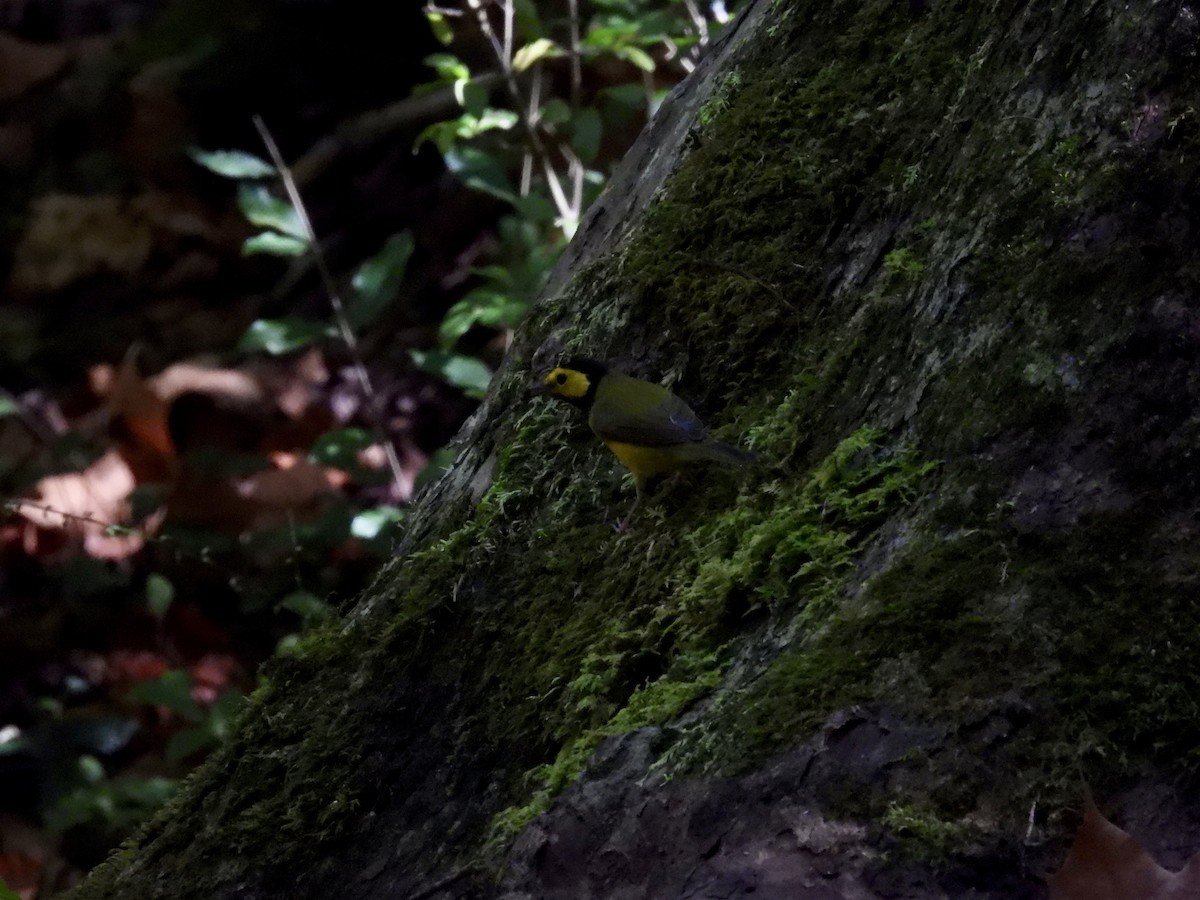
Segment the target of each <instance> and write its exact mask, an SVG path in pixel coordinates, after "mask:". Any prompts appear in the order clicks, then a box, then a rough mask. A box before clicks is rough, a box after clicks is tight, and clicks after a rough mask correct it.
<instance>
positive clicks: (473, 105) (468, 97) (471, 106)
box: [454, 79, 491, 118]
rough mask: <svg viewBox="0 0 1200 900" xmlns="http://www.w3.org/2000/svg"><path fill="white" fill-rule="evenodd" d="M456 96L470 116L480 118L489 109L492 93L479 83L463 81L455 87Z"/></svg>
mask: <svg viewBox="0 0 1200 900" xmlns="http://www.w3.org/2000/svg"><path fill="white" fill-rule="evenodd" d="M454 96H455V97H457V98H458V102H459V104H460V105H461V106H462V108H463V109H464V110H466V111H467V113H468V114H469V115H472V116H475V117H477V118H478V117H479V116H482V115H483V111H484V110H485V109H487V105H488V99H489V97H490V96H491V92H490V91H489V90H488V89H487V88H486V87H484V86H483V85H482V84H480V83H479V82H478V81H468V80H466V79H463V80H461V81H458V82H456V83H455V85H454Z"/></svg>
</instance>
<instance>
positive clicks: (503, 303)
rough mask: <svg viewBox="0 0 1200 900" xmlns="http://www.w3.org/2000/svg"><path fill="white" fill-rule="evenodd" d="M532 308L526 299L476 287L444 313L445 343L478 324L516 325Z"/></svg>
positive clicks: (444, 344)
mask: <svg viewBox="0 0 1200 900" xmlns="http://www.w3.org/2000/svg"><path fill="white" fill-rule="evenodd" d="M528 309H529V307H528V304H526V303H525V302H524V301H523V300H518V299H516V298H514V297H510V296H509V295H508V294H504V293H501V292H500V291H493V290H490V289H488V288H476V289H475V290H473V291H471V292H470V293H469V294H467V295H466V296H465V297H463V298H462V299H461V300H459V301H458V302H457V303H455V304H454V305H453V306H452V307H450V309H449V310H447V311H446V315H445V316H443V317H442V324H441V326H440V327H439V329H438V333H439V335H440V336H441V339H442V346H443V347H445V348H447V349H448V348H450V347H452V346H453V345H454V342H455V341H457V340H458V339H459V338H460V337H462V336H463V335H464V334H466V333H467V332H468V331H470V330H471V329H472V328H473V327H475V326H476V325H481V326H483V327H484V328H515V327H516V326H517V325H518V324H520V322H521V320H522V319H523V318H525V313H526V311H527V310H528Z"/></svg>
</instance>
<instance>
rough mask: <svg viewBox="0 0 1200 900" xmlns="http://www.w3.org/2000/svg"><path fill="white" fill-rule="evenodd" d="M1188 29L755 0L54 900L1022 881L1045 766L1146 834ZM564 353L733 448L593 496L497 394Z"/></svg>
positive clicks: (1085, 6)
mask: <svg viewBox="0 0 1200 900" xmlns="http://www.w3.org/2000/svg"><path fill="white" fill-rule="evenodd" d="M1198 41H1200V27H1198V25H1197V17H1196V14H1195V13H1194V12H1193V11H1192V9H1191V8H1190V7H1189V6H1187V5H1186V4H1183V3H1180V2H1151V0H1132V2H1129V3H1122V4H1111V3H1100V2H1082V0H1045V2H1037V3H1034V2H1017V0H1009V2H1004V0H997V2H991V3H985V4H980V3H973V2H967V0H932V2H929V3H919V2H913V3H901V2H896V0H866V2H847V0H825V2H820V3H818V2H801V0H793V2H787V0H774V2H771V0H757V2H755V3H754V4H752V6H751V8H750V9H749V10H748V12H747V13H746V14H745V15H744V16H743V18H742V20H741V21H740V23H739V24H738V26H737V27H736V28H735V29H734V32H733V34H732V36H731V37H729V38H728V39H727V40H726V41H724V42H723V43H722V45H721V46H720V47H719V48H718V49H717V51H716V52H715V53H714V54H713V55H712V56H711V57H710V58H709V59H708V60H707V61H706V63H705V64H704V66H702V68H701V69H700V70H698V72H697V73H695V75H694V76H693V77H692V78H691V79H690V80H689V82H688V83H687V84H685V85H684V86H682V87H681V89H679V90H677V91H676V93H675V95H674V96H673V97H672V98H671V99H670V100H669V101H668V103H667V105H666V106H665V107H664V109H663V110H662V111H661V112H660V114H659V116H658V117H657V118H656V120H655V122H654V123H653V124H652V125H651V126H650V128H649V129H648V131H647V134H645V135H643V138H642V139H641V141H640V142H639V144H638V146H637V147H636V148H635V150H634V151H633V154H632V155H631V159H630V161H629V162H627V163H626V165H625V167H624V169H623V173H622V174H621V175H620V176H619V177H618V178H617V179H615V180H614V182H613V184H612V186H611V187H610V188H609V190H608V192H607V194H606V195H605V198H604V199H603V200H602V201H601V204H600V205H599V206H598V208H597V209H596V210H594V211H593V213H592V214H591V217H590V218H589V219H588V221H587V223H586V224H585V226H584V227H583V228H582V229H581V232H580V234H579V235H578V236H577V238H576V241H575V242H574V244H573V245H572V248H571V250H570V251H569V253H568V256H567V258H566V259H565V260H564V263H563V265H562V266H561V267H560V269H559V271H558V272H557V273H556V276H555V278H554V282H553V284H552V287H551V290H550V291H548V294H547V296H546V298H545V299H544V300H543V301H542V302H541V304H540V305H539V306H538V308H537V309H536V310H535V311H534V314H533V316H532V317H531V320H530V321H529V322H528V323H527V324H526V325H525V327H524V328H523V329H522V332H521V334H520V335H519V338H518V340H517V342H516V344H515V346H514V349H513V352H512V353H511V354H510V357H509V359H508V362H507V364H506V366H505V368H504V370H503V371H502V373H501V375H500V377H499V378H498V379H497V381H496V383H495V385H494V386H493V388H492V390H491V391H490V393H489V396H488V398H487V400H486V401H485V402H484V404H483V406H482V407H481V409H480V410H479V412H478V414H477V415H476V416H475V418H474V420H473V422H472V423H471V424H470V425H469V426H468V427H467V429H466V430H465V432H464V435H463V437H462V442H461V447H460V453H459V457H458V462H457V463H456V465H455V466H454V468H453V469H452V471H451V472H450V473H449V474H448V475H447V476H446V477H445V478H444V479H443V480H442V482H441V483H439V484H438V485H437V486H436V487H435V488H434V489H433V490H431V491H430V492H429V493H428V494H427V495H426V496H425V497H424V500H423V502H422V503H421V504H420V506H419V508H418V509H417V510H416V512H415V514H414V517H413V520H412V527H411V531H410V537H409V539H408V540H407V542H406V543H405V545H404V547H402V548H401V551H400V552H399V553H398V555H397V557H396V559H395V561H394V562H393V563H392V565H391V566H390V567H389V568H388V569H387V570H386V571H385V572H384V574H383V575H381V576H380V578H379V579H378V581H377V582H376V584H375V586H374V587H373V588H372V589H371V590H370V591H369V592H368V594H367V596H366V597H364V598H363V600H362V601H361V602H360V603H359V604H358V606H357V607H356V608H355V609H354V610H353V611H352V613H351V614H350V615H349V616H348V618H347V619H346V620H345V621H344V622H342V623H341V624H340V626H339V627H337V628H331V629H329V630H326V631H324V632H318V633H316V634H314V635H312V636H310V637H308V638H306V639H305V640H304V641H303V642H302V643H301V645H300V646H299V647H297V648H296V649H295V650H294V651H293V652H292V653H290V654H289V655H288V656H287V657H285V658H282V659H279V660H277V661H276V662H274V663H273V664H272V665H271V666H270V668H269V672H268V678H267V683H266V685H265V686H264V687H263V688H261V689H260V690H259V691H257V692H256V693H255V695H254V697H253V702H252V704H251V706H250V710H249V712H248V714H247V715H246V717H245V719H244V721H243V722H242V723H241V728H240V730H239V732H238V734H237V736H236V737H235V738H234V739H233V740H232V741H231V742H230V743H229V745H228V746H226V747H225V748H223V749H222V750H221V751H220V752H219V753H218V754H217V755H216V756H215V758H213V759H212V760H210V761H209V762H208V764H207V765H205V766H204V767H203V768H202V770H201V771H200V772H199V773H198V774H197V775H196V776H194V777H193V778H191V779H189V780H188V782H187V783H186V784H185V785H184V787H183V789H182V790H181V792H180V794H179V796H178V797H177V799H176V800H175V801H173V803H172V804H171V805H170V807H169V808H168V809H167V810H166V811H164V812H163V813H162V814H161V815H159V816H158V817H157V818H156V819H155V820H154V821H153V822H152V823H151V824H150V826H149V827H148V828H147V829H145V831H144V832H143V833H142V835H141V836H140V838H139V839H138V841H137V842H136V845H135V846H133V847H131V848H130V849H128V850H126V851H122V852H121V853H120V854H118V855H117V856H116V857H114V859H113V860H111V861H110V862H109V863H107V864H106V865H105V866H103V867H102V868H101V869H100V870H98V871H97V872H96V873H95V874H94V875H93V876H92V878H91V879H90V880H89V881H88V882H87V883H86V884H85V885H84V886H83V888H81V889H80V890H79V891H78V893H77V894H76V895H75V896H76V898H77V900H83V898H88V900H91V898H99V897H108V898H140V900H150V898H157V897H173V898H175V897H178V898H214V897H228V898H234V897H236V898H240V900H245V898H265V897H279V898H285V897H286V898H296V897H342V896H345V897H355V898H398V897H408V898H416V897H439V898H449V897H480V898H482V897H500V896H508V897H511V898H518V897H538V898H542V897H562V898H576V897H653V898H671V897H711V896H731V895H733V894H734V893H737V892H744V891H747V890H754V891H755V892H756V893H755V896H757V897H780V898H783V897H787V898H798V897H799V898H803V897H814V898H815V897H873V896H881V895H882V896H920V897H956V898H957V897H963V896H967V895H968V894H969V895H970V896H974V897H997V898H998V897H1018V896H1026V895H1034V894H1036V893H1037V891H1038V890H1039V889H1040V888H1039V884H1040V878H1039V876H1040V874H1041V873H1043V872H1044V871H1045V870H1046V869H1047V868H1053V867H1054V866H1056V865H1057V864H1058V862H1059V861H1060V860H1061V856H1062V851H1063V847H1064V839H1065V838H1067V837H1069V834H1070V831H1071V829H1072V828H1073V826H1074V825H1075V823H1076V822H1077V821H1078V813H1079V810H1080V806H1081V797H1082V791H1081V782H1083V783H1086V784H1087V785H1089V786H1090V789H1091V790H1092V792H1093V793H1094V794H1095V796H1096V797H1097V799H1098V800H1099V801H1100V803H1101V806H1102V808H1104V809H1105V810H1106V811H1109V812H1114V813H1115V814H1118V815H1121V816H1123V817H1124V819H1123V821H1124V822H1125V823H1126V824H1127V826H1128V827H1129V828H1131V830H1133V831H1134V833H1135V835H1137V836H1139V837H1140V838H1141V839H1142V840H1143V842H1144V843H1147V844H1148V845H1150V846H1151V848H1152V849H1153V850H1155V851H1156V852H1157V853H1158V854H1159V858H1160V861H1162V862H1163V863H1164V864H1167V865H1170V864H1172V863H1176V864H1177V863H1179V862H1181V861H1182V859H1183V858H1184V857H1186V855H1187V853H1188V852H1190V851H1192V850H1194V849H1196V847H1197V846H1198V845H1200V825H1198V824H1197V823H1198V822H1200V807H1198V806H1197V805H1196V804H1195V803H1194V802H1193V801H1190V800H1187V799H1186V798H1187V797H1188V796H1190V794H1189V793H1188V792H1187V791H1182V792H1179V793H1175V792H1172V791H1169V790H1167V789H1166V786H1168V785H1174V786H1175V787H1176V788H1178V787H1179V786H1180V785H1183V786H1184V787H1186V788H1188V789H1189V790H1190V788H1191V787H1193V786H1194V785H1195V778H1194V772H1195V769H1196V765H1197V761H1198V760H1200V755H1198V753H1200V751H1198V750H1197V748H1200V715H1197V702H1198V698H1200V665H1197V660H1200V606H1198V605H1197V604H1196V602H1195V600H1196V588H1197V581H1198V579H1200V534H1198V532H1200V479H1198V476H1197V468H1196V465H1195V456H1194V454H1195V450H1194V448H1195V447H1196V446H1197V441H1198V440H1200V409H1198V408H1197V399H1198V397H1200V353H1198V350H1200V306H1198V300H1197V283H1198V279H1200V267H1198V266H1197V264H1196V262H1195V252H1194V247H1195V244H1196V241H1197V236H1198V231H1197V228H1198V225H1200V221H1198V219H1200V206H1198V203H1197V201H1198V197H1197V188H1196V178H1197V160H1200V155H1197V154H1196V153H1195V152H1194V150H1195V147H1196V144H1197V142H1198V141H1200V113H1197V109H1200V79H1198V74H1197V72H1198V70H1197V66H1196V53H1197V49H1198V46H1200V44H1198ZM576 353H578V354H583V355H589V356H595V357H600V358H605V359H608V360H610V361H613V362H614V363H615V364H617V365H618V366H619V367H621V368H624V369H625V370H627V371H629V372H631V373H634V374H638V375H641V376H643V377H650V378H654V379H662V380H664V381H666V382H667V383H669V384H671V386H672V387H673V389H674V390H675V391H676V392H677V393H678V394H680V395H681V396H683V397H684V398H685V399H687V400H688V401H689V403H691V404H692V405H693V406H694V407H695V408H696V409H697V410H698V411H699V412H700V413H701V415H702V416H703V417H704V418H705V420H706V421H708V422H709V423H710V424H711V425H712V426H713V427H714V429H715V431H716V433H717V435H718V436H719V437H721V438H722V439H724V440H729V441H732V442H737V443H740V444H742V445H744V446H749V447H752V448H753V449H754V450H756V451H757V452H759V453H760V454H761V455H762V457H763V460H764V461H763V462H762V463H761V464H759V465H758V466H757V467H755V468H753V469H752V470H750V471H747V472H744V473H735V472H726V471H723V470H719V471H709V470H697V471H695V472H692V473H690V474H686V475H684V476H683V477H682V478H680V479H678V480H676V481H674V482H670V483H668V484H666V485H665V486H664V487H663V488H662V489H661V490H659V492H658V493H657V494H656V495H655V496H654V498H653V500H652V501H651V502H650V503H649V505H648V506H647V508H646V509H644V510H643V511H642V512H641V514H640V515H639V517H638V518H636V519H635V521H634V523H633V525H632V527H631V528H629V529H628V530H626V531H624V532H620V533H618V532H616V531H614V530H613V529H612V528H611V527H610V523H611V522H613V521H615V520H617V519H619V518H620V517H621V516H622V515H623V514H624V512H625V511H626V509H627V508H628V505H629V503H631V502H632V490H631V488H630V486H629V485H628V484H627V483H626V482H624V481H623V478H622V472H621V470H620V469H619V468H618V466H617V464H616V462H615V460H614V459H613V458H612V457H611V456H610V455H609V454H608V453H607V452H606V451H604V449H603V448H602V447H601V446H600V445H599V443H598V442H597V441H596V440H595V439H594V438H593V437H592V436H591V434H590V433H589V432H588V431H587V429H586V427H585V426H584V424H583V422H582V421H581V419H580V418H579V417H578V416H577V415H575V414H574V413H575V411H574V410H571V409H569V408H566V407H563V406H558V405H554V404H551V403H549V402H548V401H546V400H543V399H539V398H533V397H531V396H530V395H529V392H528V386H529V385H530V384H531V382H533V381H534V380H535V378H536V377H537V375H538V373H540V372H544V371H545V370H546V368H547V367H548V366H549V365H550V364H551V363H553V362H555V361H556V360H557V359H558V358H559V357H560V356H562V355H564V354H576ZM1163 798H1167V799H1163ZM1181 798H1183V799H1181ZM972 890H974V891H975V893H970V891H972Z"/></svg>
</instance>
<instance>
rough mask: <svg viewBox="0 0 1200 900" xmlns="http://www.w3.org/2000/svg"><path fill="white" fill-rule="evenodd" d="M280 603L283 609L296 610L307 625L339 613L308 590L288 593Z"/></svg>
mask: <svg viewBox="0 0 1200 900" xmlns="http://www.w3.org/2000/svg"><path fill="white" fill-rule="evenodd" d="M279 605H280V606H281V607H282V608H283V609H286V610H289V611H291V612H294V613H295V614H296V615H298V616H299V617H300V619H301V621H303V622H304V624H306V625H308V624H310V623H312V622H323V621H325V620H327V619H332V618H333V617H334V616H336V615H337V614H336V613H335V612H334V611H333V607H332V606H330V605H329V604H328V603H326V602H325V601H324V600H322V599H321V598H320V597H318V596H317V595H316V594H311V593H309V592H308V591H295V592H294V593H291V594H288V595H287V596H286V597H284V598H283V600H282V601H280V604H279Z"/></svg>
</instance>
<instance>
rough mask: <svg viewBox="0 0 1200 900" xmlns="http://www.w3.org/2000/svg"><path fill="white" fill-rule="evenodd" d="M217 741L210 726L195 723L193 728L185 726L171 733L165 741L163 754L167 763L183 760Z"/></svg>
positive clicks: (212, 745)
mask: <svg viewBox="0 0 1200 900" xmlns="http://www.w3.org/2000/svg"><path fill="white" fill-rule="evenodd" d="M218 743H219V741H218V739H217V736H216V735H215V734H213V731H212V729H211V728H207V727H205V725H197V726H196V727H195V728H185V729H183V731H177V732H175V734H173V735H171V739H170V740H169V741H167V748H166V751H165V756H166V758H167V762H169V763H178V762H183V761H184V760H185V759H187V758H188V757H189V756H192V755H193V754H195V753H199V752H200V751H201V750H207V749H209V748H210V747H215V746H216V745H217V744H218Z"/></svg>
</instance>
